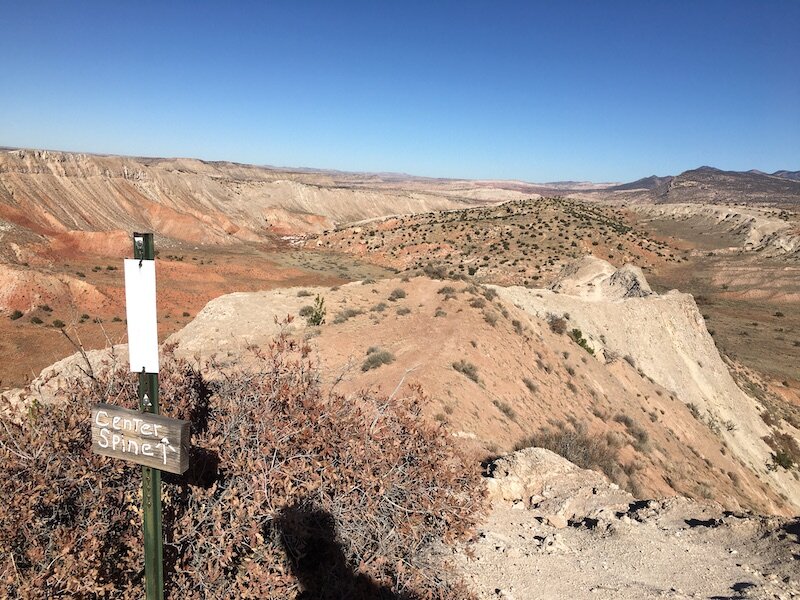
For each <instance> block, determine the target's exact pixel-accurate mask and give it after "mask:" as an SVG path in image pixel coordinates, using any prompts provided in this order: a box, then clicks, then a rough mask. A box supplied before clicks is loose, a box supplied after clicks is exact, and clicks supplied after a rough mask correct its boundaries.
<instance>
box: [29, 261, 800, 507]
mask: <svg viewBox="0 0 800 600" xmlns="http://www.w3.org/2000/svg"><path fill="white" fill-rule="evenodd" d="M317 295H320V297H322V298H324V300H325V306H326V307H327V315H326V323H325V324H324V325H322V326H320V327H310V326H308V325H307V324H306V322H305V319H303V318H297V317H296V315H299V314H300V313H301V312H305V310H307V309H304V307H305V306H310V305H311V304H313V301H314V299H315V297H316V296H317ZM287 315H294V316H295V318H294V319H293V320H292V321H291V322H290V323H288V324H285V325H282V324H281V322H282V321H283V320H285V318H286V317H287ZM281 327H288V328H289V329H290V330H291V331H293V332H294V334H295V335H298V336H302V337H305V338H307V340H308V343H309V344H311V346H312V348H315V349H316V352H317V353H318V357H319V361H320V365H321V367H322V369H323V373H324V376H325V380H326V383H327V385H329V386H336V387H337V389H340V390H343V391H346V392H355V391H358V390H360V389H364V388H370V387H381V388H383V389H384V391H386V392H388V393H392V392H394V391H395V388H397V392H396V393H404V392H403V390H404V389H405V386H407V385H410V384H420V385H421V386H422V387H423V389H424V390H425V392H426V394H427V397H428V401H427V404H426V406H425V410H426V412H427V414H428V415H429V416H431V417H432V418H434V419H436V420H438V421H440V422H442V423H443V424H445V425H446V426H447V427H449V428H450V429H451V431H452V432H453V434H454V435H457V436H458V437H460V438H462V439H463V440H464V441H465V443H466V444H467V445H468V446H470V447H471V448H472V449H473V451H474V453H475V457H476V459H480V458H483V457H485V456H487V455H492V454H494V453H497V452H503V451H508V450H510V449H512V448H513V447H514V446H515V445H516V444H519V443H523V444H525V443H526V439H527V438H528V436H530V435H531V434H537V433H540V432H542V431H543V430H557V431H566V432H570V431H578V432H583V434H585V435H587V436H588V437H589V439H592V440H595V441H596V442H597V443H598V444H601V445H603V447H604V448H606V450H605V452H606V456H607V459H605V460H604V465H602V466H599V467H598V468H604V469H605V470H606V471H607V472H608V474H609V475H610V476H611V477H613V478H614V480H615V481H617V482H618V483H619V484H620V485H623V486H625V487H626V488H627V489H629V490H631V491H633V492H634V493H636V494H637V495H640V496H642V495H643V496H653V497H665V496H671V495H674V494H684V495H689V496H693V497H715V498H723V499H724V501H725V503H726V505H727V506H728V507H729V508H732V509H740V508H743V507H747V508H752V509H755V510H759V511H763V512H783V511H787V510H791V509H789V508H788V506H786V505H785V504H784V501H783V500H781V499H780V498H779V496H778V495H777V494H776V493H775V492H773V491H771V490H770V489H769V488H768V487H767V486H766V485H765V484H764V483H763V482H762V481H760V480H759V478H758V476H757V475H756V473H754V472H753V471H751V470H750V469H748V468H746V467H745V466H743V464H741V463H740V462H739V460H738V459H736V458H735V457H733V456H732V455H731V453H730V452H728V450H727V449H726V448H725V447H724V446H723V444H722V440H721V438H720V437H718V436H717V435H716V434H714V433H713V432H712V431H711V430H710V429H709V428H708V427H707V426H706V425H705V424H704V423H703V422H701V421H699V420H698V419H696V418H695V417H694V416H693V415H692V413H691V411H690V410H689V409H688V408H687V407H686V405H685V404H684V403H683V402H682V401H681V400H679V399H678V398H677V397H676V396H675V395H673V394H671V393H670V392H669V391H667V390H666V389H664V388H663V387H661V386H659V385H657V384H655V383H653V382H651V381H650V380H648V379H647V378H646V377H643V376H641V375H640V374H639V373H638V372H637V371H636V369H635V368H633V367H632V366H631V365H629V364H628V363H627V362H625V361H623V360H617V361H614V362H612V363H609V364H606V362H605V360H602V359H600V357H599V356H592V355H591V354H589V353H588V352H587V351H586V350H585V349H584V348H582V347H581V346H580V345H578V344H577V343H576V342H575V341H574V340H573V339H572V338H570V337H569V336H567V335H561V334H558V333H554V332H553V331H551V329H550V326H549V325H548V324H547V323H546V322H545V321H543V320H541V319H539V318H537V317H536V316H535V315H532V314H530V313H527V312H525V311H523V310H520V309H518V308H516V307H515V306H514V305H513V304H512V303H510V302H506V301H503V300H502V299H501V298H499V297H497V295H496V292H494V291H493V290H491V289H484V288H481V287H477V286H473V285H469V284H467V283H464V282H452V281H450V282H448V281H436V280H430V279H427V278H422V277H418V278H412V279H410V280H407V281H403V280H399V279H395V280H383V281H379V282H374V283H373V282H369V281H368V282H367V283H366V284H364V283H353V284H348V285H345V286H341V287H339V288H294V289H291V288H290V289H282V290H274V291H270V292H255V293H236V294H230V295H227V296H223V297H220V298H218V299H216V300H213V301H211V302H209V303H208V305H207V306H206V307H205V308H204V309H203V310H202V311H200V313H199V314H198V315H197V317H196V318H195V319H194V320H193V321H192V322H191V323H189V324H188V325H187V326H186V327H184V328H183V329H182V330H180V331H178V332H177V333H175V334H174V335H173V336H172V337H171V338H170V339H169V340H168V341H169V342H170V343H174V344H176V345H177V347H176V352H178V353H179V355H184V356H188V357H190V358H193V359H195V358H196V359H197V360H199V361H200V363H201V364H202V365H206V366H207V365H209V364H213V368H214V369H215V370H217V371H218V370H220V369H222V370H224V369H226V368H237V367H242V366H247V365H255V364H256V363H257V361H256V360H255V359H254V357H253V354H252V352H251V351H250V350H249V348H252V347H258V346H263V345H265V344H268V343H269V341H270V339H271V338H272V336H274V335H275V333H276V332H277V331H278V329H279V328H281ZM63 368H64V367H63V365H62V367H61V369H62V370H63ZM49 373H51V374H50V375H47V376H46V377H45V379H47V377H53V379H52V381H50V382H49V383H45V385H43V386H42V387H41V388H40V387H39V386H38V384H39V383H40V382H35V384H34V386H33V391H32V392H29V394H33V395H34V396H36V397H41V398H42V399H43V400H47V397H48V395H49V394H50V395H51V394H52V392H53V390H54V388H55V387H56V386H57V383H58V379H57V376H54V375H53V374H52V373H53V372H52V371H50V372H49Z"/></svg>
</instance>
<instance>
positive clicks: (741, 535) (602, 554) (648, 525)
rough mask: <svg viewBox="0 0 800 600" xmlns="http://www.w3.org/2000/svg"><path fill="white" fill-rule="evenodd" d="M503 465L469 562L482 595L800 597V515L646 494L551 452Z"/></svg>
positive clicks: (497, 467)
mask: <svg viewBox="0 0 800 600" xmlns="http://www.w3.org/2000/svg"><path fill="white" fill-rule="evenodd" d="M491 472H492V473H491V476H490V478H489V479H488V480H487V483H488V487H489V490H490V492H491V496H492V497H493V509H492V511H491V513H490V515H489V518H488V519H487V521H486V522H485V523H484V524H483V525H482V526H481V527H480V528H479V530H478V535H477V536H476V538H475V541H474V542H473V543H471V544H469V545H467V547H466V548H465V549H464V551H463V552H462V553H461V554H460V555H459V556H458V559H457V563H458V564H459V566H460V568H461V571H462V572H463V573H464V574H465V575H466V578H467V580H468V581H469V582H470V585H471V587H472V588H473V590H474V591H475V592H476V593H477V594H478V596H479V598H481V599H487V600H488V599H500V598H505V599H506V600H511V599H514V600H534V599H547V600H578V599H583V598H600V599H609V600H611V599H618V598H637V599H642V600H646V599H656V598H674V599H687V598H718V599H723V598H730V599H733V598H759V599H774V598H787V599H788V598H797V597H800V570H799V569H797V561H798V554H797V552H798V547H799V546H798V545H799V544H800V521H798V520H797V519H794V520H788V519H780V518H765V517H757V516H753V515H748V514H744V513H731V512H725V511H723V510H722V509H721V507H720V506H719V505H717V504H714V503H708V502H696V501H691V500H687V499H683V498H672V499H667V500H661V501H658V500H649V501H634V500H633V498H631V497H627V498H626V497H625V496H624V495H623V494H621V492H620V491H619V490H615V489H614V487H613V486H611V485H609V484H608V482H605V481H603V480H602V477H601V476H599V475H597V474H596V473H594V472H591V471H585V470H582V469H579V468H577V467H575V465H572V464H571V463H569V462H567V461H565V460H564V459H563V458H561V457H560V456H557V455H555V454H553V453H551V452H549V451H547V450H543V449H539V448H531V449H528V450H526V451H524V452H518V453H516V454H514V455H512V456H509V457H506V458H503V459H500V460H498V461H496V462H495V463H494V464H493V465H492V466H491ZM521 481H524V482H525V483H526V486H525V487H524V488H523V487H521V486H520V482H521ZM520 491H523V493H521V494H520V493H519V492H520Z"/></svg>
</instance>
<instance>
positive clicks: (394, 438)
mask: <svg viewBox="0 0 800 600" xmlns="http://www.w3.org/2000/svg"><path fill="white" fill-rule="evenodd" d="M309 351H310V350H309V348H308V347H303V346H301V345H299V344H298V343H297V342H295V341H292V340H290V339H289V338H287V337H285V336H280V337H279V338H277V339H276V340H275V341H274V342H273V343H272V344H271V345H270V346H269V347H268V348H267V349H266V350H264V351H263V352H262V351H256V353H257V355H258V358H259V359H260V363H259V364H260V366H261V368H260V369H259V370H258V371H257V372H254V371H248V372H244V371H241V372H234V373H230V372H229V373H226V374H223V375H220V376H219V377H218V378H217V380H215V381H213V382H209V381H207V380H205V379H204V378H203V377H202V376H201V375H200V374H199V373H198V372H197V371H196V370H195V369H194V368H193V367H191V366H190V365H189V364H188V363H187V362H185V361H181V360H177V359H175V358H174V357H173V356H172V355H171V354H170V353H169V352H167V353H165V357H164V359H163V360H162V372H161V404H162V412H163V413H164V414H166V415H168V416H172V417H178V418H185V419H190V420H191V421H192V436H193V450H192V457H191V467H190V469H189V471H188V472H187V473H186V474H185V475H182V476H175V475H170V474H166V473H165V474H164V497H163V504H164V534H165V538H166V544H165V547H164V558H165V579H166V587H167V590H166V591H167V597H169V598H173V599H178V598H180V599H191V598H276V599H277V598H296V597H298V595H299V594H301V592H303V590H305V592H304V593H303V596H302V597H304V598H464V597H469V594H467V593H466V592H465V591H464V589H463V587H461V585H460V584H458V583H452V582H448V581H447V580H446V579H445V578H444V576H443V574H442V573H443V571H442V570H441V565H436V566H435V567H434V564H433V559H431V558H430V555H431V554H430V551H431V549H432V548H433V547H435V546H436V545H437V544H439V543H442V542H443V543H446V544H447V543H452V542H453V541H455V540H456V539H457V538H460V537H461V536H463V535H464V534H466V533H467V532H468V531H469V530H470V529H471V527H472V526H473V525H474V523H475V522H476V519H477V518H478V517H479V515H480V514H481V513H482V511H483V507H484V499H483V495H482V493H481V492H479V491H478V490H479V481H478V475H477V474H476V473H474V472H473V471H472V470H471V469H469V468H467V467H466V466H465V463H464V461H462V459H461V457H460V455H459V454H458V453H457V452H456V450H455V449H454V448H453V446H452V442H450V440H449V438H448V437H447V436H446V434H445V432H444V430H443V429H441V428H439V427H436V426H434V425H433V424H428V423H427V422H426V421H424V420H423V419H422V418H421V416H420V403H421V402H422V401H423V397H422V393H421V392H420V391H419V390H415V391H414V393H413V394H412V395H411V397H408V398H386V397H381V396H376V395H374V394H371V393H362V394H361V395H359V396H357V397H355V398H347V399H346V398H345V397H343V396H341V395H338V394H334V393H330V394H327V395H326V394H324V393H323V391H322V389H321V385H320V382H319V376H318V372H317V370H316V368H315V366H314V365H313V363H312V361H311V359H310V358H309ZM126 371H127V369H125V368H123V367H122V366H120V367H118V368H116V369H110V370H109V371H108V372H106V373H105V374H104V375H98V376H96V378H95V380H94V381H92V380H84V381H82V382H81V381H75V382H72V383H71V384H70V385H69V386H68V387H67V388H66V389H65V390H64V395H65V401H64V402H57V403H53V404H50V405H47V406H31V410H30V412H29V414H28V415H26V416H25V417H24V418H23V419H22V422H21V423H15V422H12V421H11V420H9V419H7V418H2V420H0V457H1V458H2V460H3V469H2V470H0V549H2V551H1V552H0V586H2V587H0V596H4V597H9V598H17V597H24V598H50V597H55V596H62V595H68V596H75V597H82V598H140V597H142V590H143V579H142V577H143V572H142V570H143V549H142V540H141V535H142V533H141V511H140V505H141V495H140V486H141V474H140V473H141V470H140V468H139V467H138V466H135V465H133V464H132V463H127V462H125V461H121V460H115V459H108V458H103V457H100V456H96V455H93V454H92V453H91V452H90V439H91V431H90V406H91V404H92V403H94V402H97V401H105V402H109V403H112V404H116V405H121V406H127V407H130V408H133V407H134V405H135V377H132V376H131V375H130V374H128V373H127V372H126Z"/></svg>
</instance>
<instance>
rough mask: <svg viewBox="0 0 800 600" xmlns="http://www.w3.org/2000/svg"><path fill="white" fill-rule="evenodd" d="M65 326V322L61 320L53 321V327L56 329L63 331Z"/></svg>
mask: <svg viewBox="0 0 800 600" xmlns="http://www.w3.org/2000/svg"><path fill="white" fill-rule="evenodd" d="M65 325H66V323H64V321H62V320H61V319H55V320H54V321H53V327H55V328H56V329H63V328H64V326H65Z"/></svg>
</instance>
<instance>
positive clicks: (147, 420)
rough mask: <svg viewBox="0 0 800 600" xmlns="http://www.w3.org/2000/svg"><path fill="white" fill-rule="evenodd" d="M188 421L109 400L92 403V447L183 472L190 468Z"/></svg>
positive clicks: (108, 454) (166, 469)
mask: <svg viewBox="0 0 800 600" xmlns="http://www.w3.org/2000/svg"><path fill="white" fill-rule="evenodd" d="M190 425H191V424H190V423H189V421H181V420H179V419H170V418H168V417H162V416H161V415H154V414H152V413H143V412H137V411H135V410H128V409H126V408H119V407H117V406H111V405H110V404H96V405H94V406H93V407H92V451H93V452H95V453H96V454H101V455H103V456H110V457H112V458H121V459H122V460H128V461H131V462H135V463H137V464H140V465H144V466H146V467H152V468H154V469H159V470H161V471H168V472H169V473H177V474H179V475H180V474H182V473H185V472H186V469H188V468H189V436H190Z"/></svg>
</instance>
